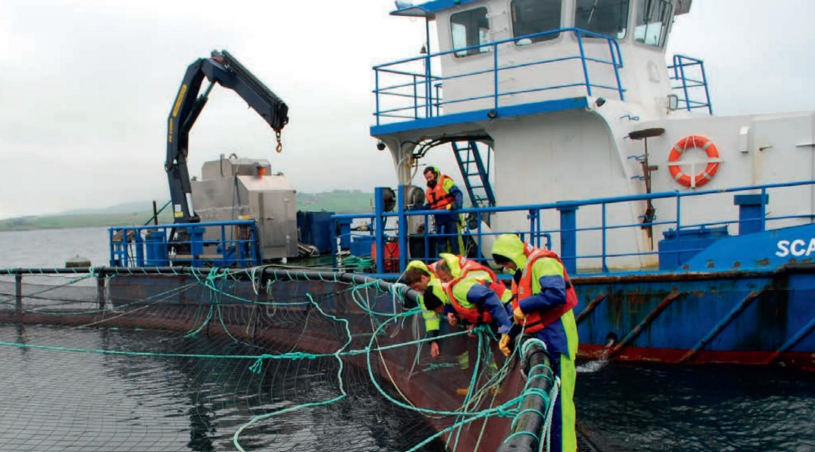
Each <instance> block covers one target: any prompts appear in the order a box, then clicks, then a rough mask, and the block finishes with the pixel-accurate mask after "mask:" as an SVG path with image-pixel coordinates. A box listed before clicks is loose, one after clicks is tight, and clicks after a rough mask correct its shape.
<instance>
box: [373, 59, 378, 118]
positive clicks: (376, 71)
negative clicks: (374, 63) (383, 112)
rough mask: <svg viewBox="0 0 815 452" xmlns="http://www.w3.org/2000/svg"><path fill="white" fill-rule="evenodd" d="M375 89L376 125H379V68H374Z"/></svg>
mask: <svg viewBox="0 0 815 452" xmlns="http://www.w3.org/2000/svg"><path fill="white" fill-rule="evenodd" d="M374 79H375V80H376V81H375V82H374V83H375V87H376V89H375V91H376V96H374V97H376V125H379V69H377V68H374Z"/></svg>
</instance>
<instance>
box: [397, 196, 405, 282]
mask: <svg viewBox="0 0 815 452" xmlns="http://www.w3.org/2000/svg"><path fill="white" fill-rule="evenodd" d="M396 209H397V212H398V213H399V272H400V273H401V272H403V271H405V268H406V267H407V253H408V241H407V235H408V227H407V215H405V186H404V185H400V186H399V188H397V189H396Z"/></svg>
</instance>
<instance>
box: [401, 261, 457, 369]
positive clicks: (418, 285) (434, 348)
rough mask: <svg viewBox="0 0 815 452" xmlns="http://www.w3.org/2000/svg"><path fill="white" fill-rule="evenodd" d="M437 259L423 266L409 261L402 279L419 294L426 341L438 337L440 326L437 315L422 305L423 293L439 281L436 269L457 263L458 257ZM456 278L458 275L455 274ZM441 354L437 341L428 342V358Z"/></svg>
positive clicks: (422, 263) (417, 262)
mask: <svg viewBox="0 0 815 452" xmlns="http://www.w3.org/2000/svg"><path fill="white" fill-rule="evenodd" d="M439 257H441V259H440V260H438V261H436V262H433V263H432V264H425V263H424V262H422V261H419V260H414V261H410V262H409V263H408V265H407V269H406V270H405V276H404V278H403V279H402V280H403V281H404V283H405V284H407V285H408V286H409V287H410V288H411V289H413V290H415V291H416V292H419V294H420V295H419V299H418V302H419V307H420V308H421V309H422V318H423V319H424V328H425V334H426V336H425V337H426V338H428V339H435V338H436V337H438V336H439V327H440V326H441V325H440V323H441V321H440V319H439V313H437V312H435V311H433V310H431V309H428V308H427V307H425V303H424V291H425V289H427V286H429V285H430V284H431V283H432V282H434V281H436V282H437V281H439V278H440V275H439V274H438V273H437V270H436V269H437V268H438V267H439V266H440V265H442V264H444V267H445V268H449V267H448V263H449V265H454V264H456V263H457V262H458V257H457V256H454V255H452V254H446V253H442V254H441V255H440V256H439ZM456 276H458V274H457V273H456ZM440 353H441V349H440V348H439V341H438V340H433V341H431V342H430V356H431V357H432V358H438V357H439V355H440Z"/></svg>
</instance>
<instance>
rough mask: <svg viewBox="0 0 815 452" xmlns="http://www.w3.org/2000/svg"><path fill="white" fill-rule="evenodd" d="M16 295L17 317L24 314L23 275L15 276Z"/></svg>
mask: <svg viewBox="0 0 815 452" xmlns="http://www.w3.org/2000/svg"><path fill="white" fill-rule="evenodd" d="M14 295H15V299H16V302H15V310H16V312H17V315H21V314H22V313H23V275H22V273H17V274H16V275H14Z"/></svg>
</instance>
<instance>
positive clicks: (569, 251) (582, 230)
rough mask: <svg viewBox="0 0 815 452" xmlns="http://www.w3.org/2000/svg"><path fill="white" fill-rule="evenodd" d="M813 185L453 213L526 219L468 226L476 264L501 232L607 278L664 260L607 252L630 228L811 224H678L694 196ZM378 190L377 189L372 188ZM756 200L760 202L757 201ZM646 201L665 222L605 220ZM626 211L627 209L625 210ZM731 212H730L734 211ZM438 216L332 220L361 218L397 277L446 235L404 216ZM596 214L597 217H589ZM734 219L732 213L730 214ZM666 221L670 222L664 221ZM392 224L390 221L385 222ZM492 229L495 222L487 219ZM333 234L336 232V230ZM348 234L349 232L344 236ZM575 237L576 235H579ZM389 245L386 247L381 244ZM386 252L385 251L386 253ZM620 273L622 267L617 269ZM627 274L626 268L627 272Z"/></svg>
mask: <svg viewBox="0 0 815 452" xmlns="http://www.w3.org/2000/svg"><path fill="white" fill-rule="evenodd" d="M812 185H815V180H812V181H801V182H789V183H780V184H766V185H758V186H745V187H734V188H729V189H721V190H707V191H694V192H661V193H651V194H643V195H632V196H620V197H609V198H597V199H590V200H584V201H568V202H557V203H548V204H533V205H520V206H502V207H484V208H470V209H461V210H459V212H460V213H461V214H463V215H465V216H466V215H470V214H472V215H474V216H475V217H476V218H481V217H482V216H485V215H507V214H512V213H516V214H517V213H522V214H524V215H525V216H526V219H527V226H526V227H524V228H523V229H515V230H501V231H499V230H490V231H486V230H485V229H484V225H483V223H482V222H481V221H473V222H472V223H473V227H471V228H470V229H469V230H468V231H467V232H466V233H465V235H466V236H468V239H469V240H470V241H471V242H472V243H473V244H475V248H476V249H475V250H472V252H471V253H470V256H475V258H477V259H479V260H485V259H484V256H489V249H486V247H485V244H484V242H486V241H488V240H489V238H490V237H495V236H498V235H500V234H505V233H513V234H518V235H520V236H521V237H522V239H523V240H525V241H528V242H530V243H531V244H532V245H534V246H538V247H551V245H552V244H553V238H557V240H558V244H559V250H558V251H559V253H560V255H561V258H562V259H563V261H564V264H565V266H566V268H567V269H568V270H569V271H570V272H575V271H576V270H577V269H578V268H581V269H586V268H588V267H587V266H585V265H578V263H579V262H582V261H586V260H591V261H593V262H596V263H597V264H598V265H597V266H596V267H594V268H592V269H589V270H587V271H585V272H584V273H585V274H609V273H612V268H614V267H613V265H612V263H613V261H615V260H617V259H621V258H626V257H629V258H630V257H639V256H659V257H660V258H662V257H664V256H663V254H664V252H663V253H661V252H660V251H659V250H657V249H654V250H649V251H635V252H617V251H612V250H610V248H611V246H610V244H612V243H613V242H612V240H615V241H616V239H615V238H614V234H616V233H618V231H625V230H626V229H627V230H629V232H628V234H629V237H630V230H632V229H642V228H651V230H652V233H653V234H654V237H653V239H654V243H656V242H657V241H658V240H659V239H660V238H659V237H656V232H655V231H654V228H657V229H659V230H661V231H663V232H664V231H670V230H673V231H679V233H674V234H673V236H674V237H675V238H676V240H677V241H678V240H680V239H681V238H682V235H683V233H685V232H689V231H692V230H699V229H701V230H703V231H704V228H709V227H711V226H728V225H738V226H739V228H740V233H742V234H743V233H746V232H748V230H749V232H755V231H760V230H764V229H765V228H766V225H767V224H768V222H772V221H776V222H780V221H784V220H794V221H800V220H807V221H812V220H813V219H815V215H813V214H805V215H775V216H768V215H767V209H766V205H765V203H761V204H756V206H755V207H754V210H753V213H752V215H751V216H749V217H748V216H745V215H744V212H745V210H744V209H742V210H740V211H739V214H738V215H740V216H739V217H738V218H736V219H731V218H727V219H722V220H716V221H709V222H702V223H698V222H683V221H682V216H683V214H682V212H683V205H684V204H683V203H684V202H687V201H685V200H686V199H687V198H696V197H700V196H716V195H719V196H722V195H726V194H730V193H742V192H750V193H752V194H755V197H756V198H757V199H762V200H768V199H769V197H768V196H769V195H768V193H769V191H770V190H776V189H779V190H780V189H784V188H791V187H801V186H812ZM377 190H379V189H377ZM380 194H381V193H377V194H376V195H375V199H380V198H381V196H380ZM402 196H403V194H402V193H401V190H400V191H399V193H398V197H399V198H400V199H402ZM759 196H760V198H759ZM648 201H651V202H655V201H661V202H665V201H667V202H669V203H670V202H673V204H672V205H661V206H659V211H660V212H662V211H664V212H665V214H664V216H666V217H669V219H666V220H659V221H658V220H657V219H656V218H653V219H652V220H651V221H646V220H645V219H643V220H642V221H641V222H637V223H633V224H630V223H628V224H625V223H624V224H612V223H611V222H610V221H609V210H610V209H613V208H615V207H617V206H619V205H622V204H627V203H636V205H637V206H640V207H644V205H645V203H646V202H648ZM399 205H403V204H402V203H399V202H397V206H399ZM625 207H626V208H628V207H629V206H625ZM590 208H595V209H599V215H597V217H598V223H597V224H592V225H588V226H581V227H578V222H577V218H578V216H579V214H580V213H583V212H585V211H586V210H588V209H590ZM734 209H735V208H734ZM546 212H554V213H555V215H550V216H549V217H548V218H550V219H553V217H557V220H554V221H552V223H553V224H554V222H555V221H556V222H557V227H552V226H549V227H545V226H544V221H543V220H544V216H545V214H546ZM437 213H438V212H434V211H432V210H422V211H406V210H401V209H399V210H398V211H397V212H390V213H386V212H385V211H384V209H383V206H382V203H381V202H380V203H377V205H376V212H375V213H374V214H370V213H368V214H359V215H357V214H348V215H334V216H332V219H333V221H334V222H335V223H340V222H343V223H346V224H347V223H348V222H350V221H354V220H359V219H367V220H369V221H371V224H370V228H371V230H370V232H368V233H367V234H370V235H373V238H372V239H369V240H371V241H372V242H373V243H374V244H376V246H375V252H374V253H373V254H374V256H373V257H374V259H375V261H376V262H375V265H376V269H375V271H376V272H377V273H380V274H385V273H390V274H393V273H399V272H402V271H404V269H405V267H406V264H407V261H408V260H410V259H418V260H422V261H425V262H432V261H435V260H436V259H437V252H436V251H435V250H434V249H433V248H434V247H433V244H434V243H435V242H436V241H437V240H438V239H439V238H441V237H445V236H450V235H452V234H446V235H445V234H435V233H423V232H422V233H415V234H409V233H408V231H407V226H406V225H407V224H408V222H409V221H408V218H410V217H421V218H422V220H423V221H422V222H420V223H421V224H422V225H423V227H424V231H430V230H431V217H432V216H433V215H435V214H437ZM595 213H598V212H595ZM733 213H734V214H735V212H733ZM670 217H672V218H670ZM391 219H395V220H396V222H395V223H396V225H395V226H392V227H391V228H388V227H387V224H388V222H389V220H391ZM391 223H393V222H391ZM493 224H495V221H494V220H493ZM337 230H339V229H337ZM345 234H346V235H347V234H350V232H346V233H345ZM579 234H580V235H579ZM588 235H591V236H594V237H591V239H593V240H594V241H595V242H593V243H591V245H592V246H591V247H589V248H594V249H596V250H597V252H593V253H589V254H578V252H577V249H578V239H581V240H585V236H588ZM386 244H390V245H386ZM389 247H390V248H389ZM389 249H391V250H393V249H395V250H396V252H394V251H390V254H391V257H389V256H388V255H387V253H388V250H389ZM410 249H413V250H414V251H415V250H416V249H418V250H419V252H413V253H410V252H405V251H406V250H410ZM702 249H703V248H698V249H694V248H687V247H685V248H681V249H680V248H676V249H675V250H673V251H670V252H669V253H668V254H670V253H673V254H674V256H668V257H669V258H671V259H673V260H678V259H679V257H680V255H687V254H688V253H693V252H698V251H701V250H702ZM334 253H335V255H336V254H337V248H336V246H335V248H334ZM620 268H622V267H620ZM629 270H630V267H629Z"/></svg>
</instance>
